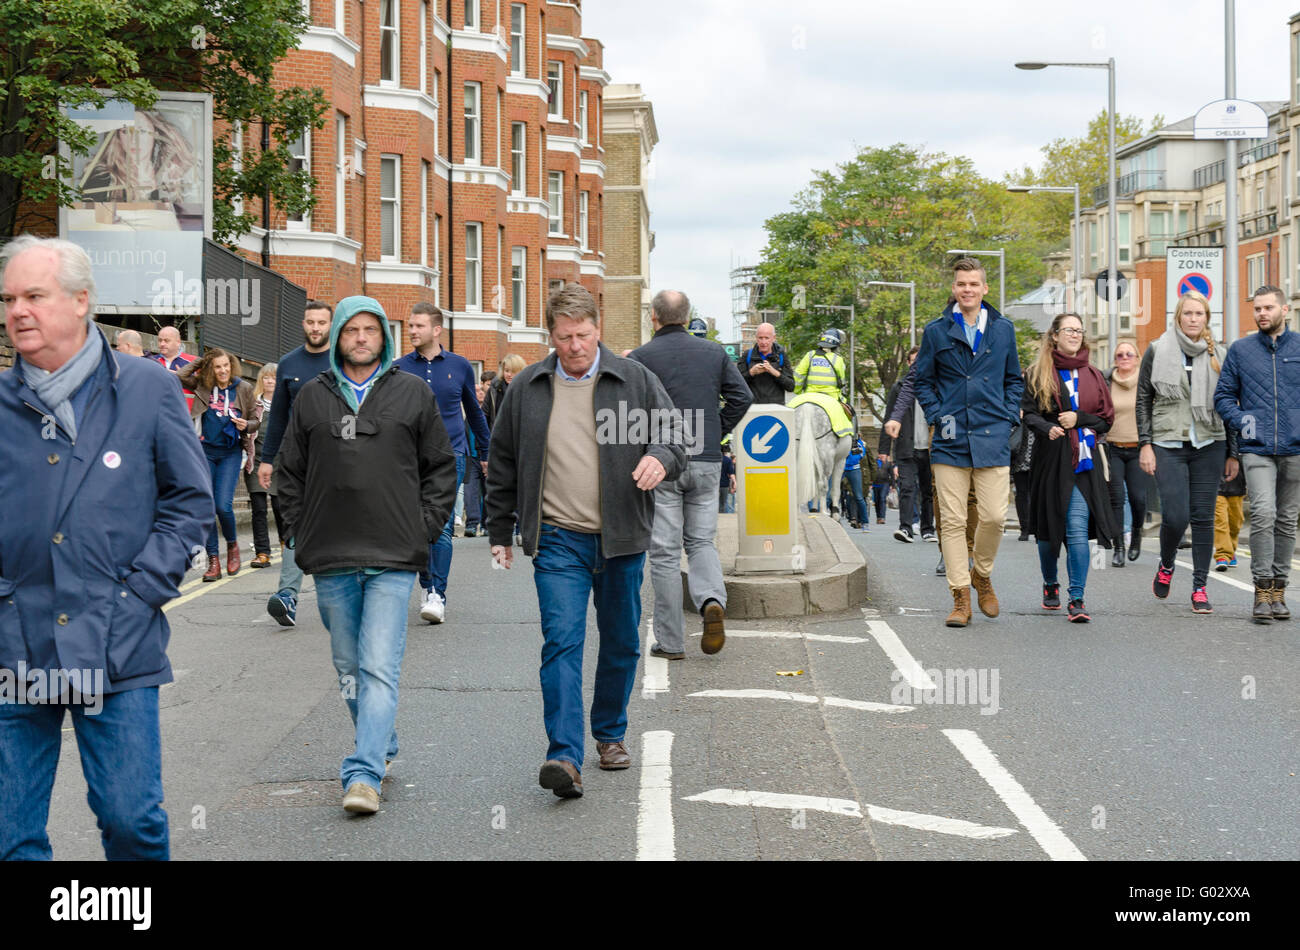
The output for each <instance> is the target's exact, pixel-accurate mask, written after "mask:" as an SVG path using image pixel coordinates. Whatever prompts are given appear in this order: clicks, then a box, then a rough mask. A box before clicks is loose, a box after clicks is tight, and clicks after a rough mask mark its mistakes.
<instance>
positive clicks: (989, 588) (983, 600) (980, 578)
mask: <svg viewBox="0 0 1300 950" xmlns="http://www.w3.org/2000/svg"><path fill="white" fill-rule="evenodd" d="M970 583H971V586H972V587H974V588H975V593H976V594H978V595H979V605H980V613H982V614H983V615H984V616H986V617H996V616H997V615H998V595H997V594H995V593H993V581H992V580H991V579H990V578H988V577H985V576H984V575H983V574H981V573H980V572H979V571H971V572H970Z"/></svg>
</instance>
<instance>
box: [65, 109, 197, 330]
mask: <svg viewBox="0 0 1300 950" xmlns="http://www.w3.org/2000/svg"><path fill="white" fill-rule="evenodd" d="M64 112H65V114H66V115H67V116H68V117H69V118H71V119H73V120H75V121H76V122H78V123H79V124H81V125H83V126H85V127H87V128H89V129H91V130H92V131H94V133H95V136H96V138H95V144H94V145H93V146H92V147H91V149H90V152H89V153H88V154H86V155H70V154H69V152H68V150H67V146H66V145H64V146H63V149H64V155H65V157H68V158H70V160H71V165H72V176H73V178H72V184H73V187H74V188H76V189H77V191H78V192H79V197H78V199H77V200H76V201H74V202H73V203H72V204H71V206H69V207H65V208H60V209H59V235H60V237H63V238H66V239H67V240H70V241H74V242H75V243H77V244H79V245H81V246H82V247H83V248H85V250H86V252H87V253H88V254H89V255H90V260H91V263H92V265H93V267H94V274H95V284H96V287H97V290H98V298H99V306H100V309H102V310H104V311H112V310H116V311H118V312H120V313H158V314H173V313H184V312H190V313H193V312H195V310H194V308H193V307H192V306H191V307H185V306H183V304H184V303H185V299H184V294H183V288H185V287H186V286H187V285H197V284H198V283H199V282H201V280H202V277H203V239H204V237H210V236H211V234H212V98H211V96H209V95H207V94H204V93H180V92H167V93H163V94H161V95H160V96H159V97H158V100H157V102H155V104H154V106H153V108H152V109H147V110H141V109H136V108H135V107H134V106H133V105H131V103H129V102H125V101H123V100H118V99H113V100H109V101H108V102H106V103H105V104H104V107H103V108H102V109H89V108H72V107H67V106H65V107H64Z"/></svg>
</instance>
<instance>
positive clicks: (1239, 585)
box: [1174, 560, 1255, 594]
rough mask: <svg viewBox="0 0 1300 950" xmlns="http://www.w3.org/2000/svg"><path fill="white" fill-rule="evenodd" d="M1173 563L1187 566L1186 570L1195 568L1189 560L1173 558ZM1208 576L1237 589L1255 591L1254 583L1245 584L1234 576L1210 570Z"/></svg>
mask: <svg viewBox="0 0 1300 950" xmlns="http://www.w3.org/2000/svg"><path fill="white" fill-rule="evenodd" d="M1174 563H1175V564H1177V565H1178V566H1179V567H1185V568H1187V570H1189V571H1194V570H1196V568H1195V567H1193V566H1192V564H1191V563H1190V562H1189V561H1178V560H1175V561H1174ZM1209 576H1210V577H1212V578H1214V580H1216V581H1222V582H1223V583H1225V584H1227V585H1228V586H1229V587H1235V588H1237V589H1238V590H1247V591H1250V592H1251V593H1252V594H1253V593H1255V585H1254V584H1246V583H1243V582H1242V581H1239V580H1237V579H1236V578H1235V577H1224V576H1223V575H1222V574H1220V573H1219V572H1218V571H1210V575H1209Z"/></svg>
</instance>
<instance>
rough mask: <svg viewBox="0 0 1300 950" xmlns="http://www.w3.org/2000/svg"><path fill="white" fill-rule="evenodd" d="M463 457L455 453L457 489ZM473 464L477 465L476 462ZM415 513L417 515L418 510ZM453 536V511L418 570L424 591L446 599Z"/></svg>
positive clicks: (463, 471) (462, 474)
mask: <svg viewBox="0 0 1300 950" xmlns="http://www.w3.org/2000/svg"><path fill="white" fill-rule="evenodd" d="M465 458H466V456H464V455H462V454H461V453H460V452H457V453H456V489H457V491H459V490H460V483H461V482H462V481H464V479H465ZM474 464H475V465H477V464H478V462H475V463H474ZM416 514H417V515H418V514H419V512H416ZM455 536H456V515H455V513H454V512H453V513H452V514H449V515H448V516H447V523H446V524H445V525H443V528H442V534H440V535H438V540H437V541H435V542H433V544H431V545H429V566H428V568H427V569H426V570H423V571H421V572H420V586H421V587H423V588H424V590H425V592H426V593H427V592H428V591H431V590H436V591H437V592H438V596H439V597H441V598H442V599H443V600H446V599H447V575H448V574H450V573H451V541H452V538H454V537H455Z"/></svg>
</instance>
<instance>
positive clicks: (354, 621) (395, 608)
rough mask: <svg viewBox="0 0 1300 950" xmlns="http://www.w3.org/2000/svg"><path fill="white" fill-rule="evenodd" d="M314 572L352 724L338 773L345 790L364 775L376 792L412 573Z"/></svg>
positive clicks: (392, 744) (390, 737)
mask: <svg viewBox="0 0 1300 950" xmlns="http://www.w3.org/2000/svg"><path fill="white" fill-rule="evenodd" d="M314 577H315V579H316V606H317V607H318V608H320V618H321V620H322V621H323V622H324V623H325V629H326V630H328V631H329V632H330V652H331V653H332V654H333V657H334V669H336V670H337V671H338V674H339V689H340V691H341V692H342V694H343V701H344V702H345V703H347V707H348V713H349V714H350V715H351V716H352V722H353V724H354V725H355V726H356V730H357V737H356V751H354V752H353V753H352V754H351V755H350V756H348V757H347V758H346V759H344V760H343V766H342V768H341V769H340V770H339V777H340V778H341V779H342V780H343V787H344V788H345V789H346V788H347V787H348V786H349V785H351V784H352V783H353V782H364V783H365V784H367V785H372V786H374V788H375V790H376V791H378V790H379V785H380V783H381V782H382V781H383V780H384V762H385V760H386V759H391V758H393V756H395V755H397V729H396V728H395V725H394V724H395V723H396V721H397V684H398V680H399V679H400V678H401V674H402V654H403V653H404V652H405V651H406V616H407V611H408V609H409V606H410V600H411V589H412V588H413V587H414V586H415V572H414V571H384V572H382V573H380V574H367V573H366V572H365V571H349V572H348V573H347V574H316V575H314Z"/></svg>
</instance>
